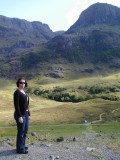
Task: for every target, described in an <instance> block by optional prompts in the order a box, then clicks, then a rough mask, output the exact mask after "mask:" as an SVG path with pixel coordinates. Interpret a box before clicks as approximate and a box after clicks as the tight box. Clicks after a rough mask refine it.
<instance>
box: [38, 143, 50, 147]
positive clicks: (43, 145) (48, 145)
mask: <svg viewBox="0 0 120 160" xmlns="http://www.w3.org/2000/svg"><path fill="white" fill-rule="evenodd" d="M51 145H52V144H46V143H41V144H40V146H41V147H51Z"/></svg>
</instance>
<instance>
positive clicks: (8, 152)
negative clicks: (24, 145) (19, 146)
mask: <svg viewBox="0 0 120 160" xmlns="http://www.w3.org/2000/svg"><path fill="white" fill-rule="evenodd" d="M14 154H16V150H15V149H10V150H4V151H0V157H3V156H11V155H14Z"/></svg>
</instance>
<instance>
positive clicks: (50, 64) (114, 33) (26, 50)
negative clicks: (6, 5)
mask: <svg viewBox="0 0 120 160" xmlns="http://www.w3.org/2000/svg"><path fill="white" fill-rule="evenodd" d="M0 42H1V44H0V67H1V71H0V76H1V77H9V78H10V77H15V76H18V74H19V75H27V76H28V77H33V76H38V75H44V76H47V77H49V76H52V77H53V78H56V77H57V78H63V77H64V76H65V75H69V74H75V73H77V74H76V75H78V74H83V73H89V74H91V73H104V72H105V68H106V71H108V72H111V71H112V70H113V71H117V70H119V69H120V8H118V7H116V6H113V5H110V4H106V3H95V4H93V5H91V6H90V7H88V8H87V9H86V10H85V11H83V12H82V13H81V15H80V16H79V19H78V20H77V21H76V22H75V23H74V24H73V25H72V26H71V27H70V28H69V29H68V30H67V31H66V32H63V31H62V32H55V33H54V32H52V31H51V30H50V28H49V27H48V25H45V24H42V23H41V22H28V21H26V20H20V19H16V18H15V19H11V18H6V17H4V16H1V17H0ZM88 64H89V65H88ZM16 66H17V67H16Z"/></svg>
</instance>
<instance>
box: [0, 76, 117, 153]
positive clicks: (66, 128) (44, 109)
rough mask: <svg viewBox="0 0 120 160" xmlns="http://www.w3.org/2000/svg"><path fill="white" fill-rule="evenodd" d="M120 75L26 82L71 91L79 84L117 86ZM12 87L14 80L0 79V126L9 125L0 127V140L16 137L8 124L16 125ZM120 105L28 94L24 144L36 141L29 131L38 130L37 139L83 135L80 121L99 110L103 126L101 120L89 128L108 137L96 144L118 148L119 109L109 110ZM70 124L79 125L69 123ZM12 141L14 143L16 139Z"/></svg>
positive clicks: (96, 115)
mask: <svg viewBox="0 0 120 160" xmlns="http://www.w3.org/2000/svg"><path fill="white" fill-rule="evenodd" d="M119 78H120V74H115V75H110V76H107V77H91V78H87V77H86V78H80V79H76V80H74V79H70V80H63V79H60V80H58V79H57V80H55V79H50V78H47V83H46V84H45V83H43V81H44V77H41V78H40V77H38V78H36V79H32V80H31V81H29V82H28V83H29V86H32V87H34V86H35V87H36V86H37V87H40V88H43V89H52V88H53V87H55V86H60V87H66V88H67V89H68V90H69V91H71V90H72V89H77V88H78V87H79V86H82V87H84V86H93V85H95V84H102V85H111V86H114V85H119ZM41 79H42V81H41ZM48 82H49V83H48ZM15 89H16V85H15V81H8V80H4V79H0V97H1V98H0V104H1V106H0V126H10V128H8V127H7V128H0V139H6V138H8V137H13V138H14V137H15V136H16V126H14V127H12V128H11V125H14V124H15V121H14V118H13V113H14V106H13V92H14V90H15ZM81 94H82V93H81ZM115 94H117V96H119V97H120V92H116V93H115ZM119 106H120V102H119V101H109V100H103V99H100V98H96V99H92V100H88V101H84V102H80V103H70V102H69V103H64V102H63V103H62V102H55V101H52V100H48V99H45V98H42V97H39V96H34V95H30V111H31V121H30V127H29V133H28V137H29V140H27V141H28V142H27V143H30V142H33V141H36V137H35V138H34V137H32V136H31V134H30V133H31V132H32V131H35V132H37V135H38V139H40V140H44V139H47V140H49V139H56V138H57V137H59V136H63V137H68V136H84V134H83V133H84V131H87V130H86V126H85V125H81V124H83V120H84V119H87V121H88V122H92V121H94V120H98V119H99V115H100V114H101V113H105V114H104V115H103V122H102V123H103V125H101V124H100V123H99V124H92V129H93V130H94V131H95V132H96V133H98V134H103V135H104V136H105V137H107V139H108V140H107V139H105V141H104V142H103V141H100V142H98V143H106V144H107V145H108V146H109V147H112V148H114V149H115V150H118V151H119V150H120V146H119V137H120V134H119V133H120V132H119V130H120V127H119V126H120V125H119V124H120V121H119V118H118V117H119V115H120V110H117V111H115V112H114V113H112V110H114V109H117V108H119ZM116 117H117V119H116ZM68 123H69V125H68ZM71 123H72V124H76V123H77V124H80V125H72V124H71ZM46 124H47V125H46ZM52 124H54V125H52ZM55 124H56V125H55ZM57 124H58V125H57ZM59 124H60V125H59ZM104 124H105V125H104ZM111 137H113V138H112V140H110V139H111ZM114 137H115V138H114ZM111 141H112V143H111ZM12 143H14V145H15V140H14V141H13V142H12Z"/></svg>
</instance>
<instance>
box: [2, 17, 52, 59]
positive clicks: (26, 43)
mask: <svg viewBox="0 0 120 160" xmlns="http://www.w3.org/2000/svg"><path fill="white" fill-rule="evenodd" d="M54 36H55V34H54V32H52V30H51V29H50V28H49V26H48V25H47V24H43V23H41V22H37V21H34V22H28V21H26V20H22V19H17V18H8V17H5V16H0V42H1V43H0V54H4V55H9V56H10V55H15V54H18V55H19V54H21V53H23V54H24V53H26V52H29V51H31V50H34V49H36V48H39V46H41V44H42V43H43V42H46V41H48V40H49V39H51V38H53V37H54Z"/></svg>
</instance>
